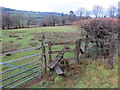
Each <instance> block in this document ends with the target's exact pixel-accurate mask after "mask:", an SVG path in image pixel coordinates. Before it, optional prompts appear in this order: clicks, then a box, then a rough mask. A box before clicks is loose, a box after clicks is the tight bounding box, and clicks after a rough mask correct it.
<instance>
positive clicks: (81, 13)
mask: <svg viewBox="0 0 120 90" xmlns="http://www.w3.org/2000/svg"><path fill="white" fill-rule="evenodd" d="M86 11H87V10H86V9H85V8H84V7H81V8H79V9H78V10H77V11H76V15H77V16H78V17H82V16H83V15H85V12H86Z"/></svg>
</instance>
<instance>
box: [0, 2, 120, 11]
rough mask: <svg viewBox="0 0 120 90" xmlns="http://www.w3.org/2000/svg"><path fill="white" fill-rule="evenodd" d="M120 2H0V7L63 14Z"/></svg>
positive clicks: (115, 4) (105, 6)
mask: <svg viewBox="0 0 120 90" xmlns="http://www.w3.org/2000/svg"><path fill="white" fill-rule="evenodd" d="M118 1H120V0H0V6H3V7H7V8H13V9H18V10H28V11H40V12H64V13H69V11H70V10H73V11H75V10H76V9H78V8H80V7H85V8H87V9H88V10H91V9H92V7H93V6H94V5H100V6H102V7H104V8H108V7H109V6H111V5H113V6H116V7H117V5H118Z"/></svg>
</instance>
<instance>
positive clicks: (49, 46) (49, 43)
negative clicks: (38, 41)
mask: <svg viewBox="0 0 120 90" xmlns="http://www.w3.org/2000/svg"><path fill="white" fill-rule="evenodd" d="M48 49H49V52H48V53H49V63H51V60H52V55H51V54H52V52H51V42H50V41H49V42H48Z"/></svg>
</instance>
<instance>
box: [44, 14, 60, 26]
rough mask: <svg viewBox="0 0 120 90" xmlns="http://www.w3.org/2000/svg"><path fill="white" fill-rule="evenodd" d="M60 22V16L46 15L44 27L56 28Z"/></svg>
mask: <svg viewBox="0 0 120 90" xmlns="http://www.w3.org/2000/svg"><path fill="white" fill-rule="evenodd" d="M59 22H60V16H58V15H55V14H50V15H46V16H44V18H43V26H55V25H58V24H59Z"/></svg>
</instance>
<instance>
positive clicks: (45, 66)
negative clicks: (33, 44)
mask: <svg viewBox="0 0 120 90" xmlns="http://www.w3.org/2000/svg"><path fill="white" fill-rule="evenodd" d="M41 46H42V58H44V71H45V73H46V72H47V61H46V55H45V36H44V35H43V34H41ZM42 60H43V59H42Z"/></svg>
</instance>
